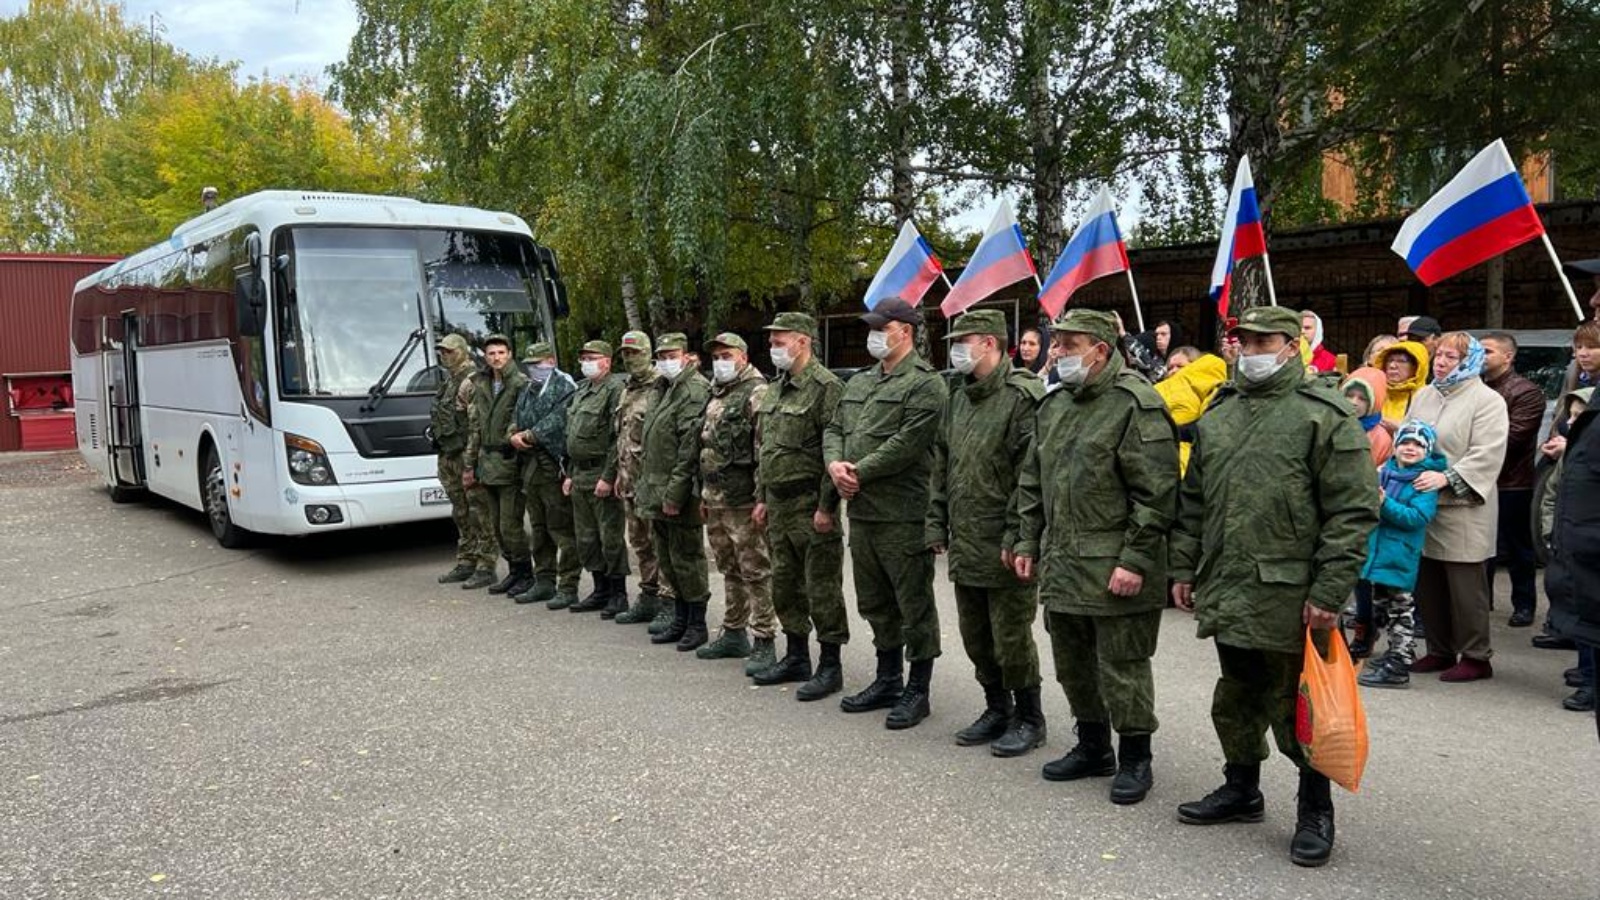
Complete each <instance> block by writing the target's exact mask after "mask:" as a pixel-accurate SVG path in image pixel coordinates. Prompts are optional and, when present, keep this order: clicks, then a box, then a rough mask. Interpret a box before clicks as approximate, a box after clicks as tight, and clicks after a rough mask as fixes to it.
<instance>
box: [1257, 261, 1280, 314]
mask: <svg viewBox="0 0 1600 900" xmlns="http://www.w3.org/2000/svg"><path fill="white" fill-rule="evenodd" d="M1261 268H1262V269H1264V270H1265V271H1266V273H1267V302H1269V303H1271V304H1272V305H1273V306H1277V305H1278V289H1277V288H1276V287H1274V286H1273V284H1272V257H1271V256H1270V255H1268V254H1267V251H1265V250H1263V251H1261Z"/></svg>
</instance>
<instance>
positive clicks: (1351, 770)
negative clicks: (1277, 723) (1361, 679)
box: [1295, 628, 1368, 794]
mask: <svg viewBox="0 0 1600 900" xmlns="http://www.w3.org/2000/svg"><path fill="white" fill-rule="evenodd" d="M1295 737H1296V739H1298V740H1299V741H1300V746H1301V747H1302V748H1303V749H1304V750H1305V754H1306V758H1307V759H1309V760H1310V761H1311V767H1312V768H1313V769H1316V770H1317V771H1318V772H1321V773H1322V774H1324V775H1326V776H1328V778H1330V779H1332V780H1333V781H1334V782H1337V783H1338V784H1339V785H1341V786H1342V787H1343V788H1344V789H1345V790H1347V791H1349V792H1351V793H1352V794H1353V793H1355V792H1356V791H1357V790H1358V789H1360V787H1361V773H1362V771H1363V770H1364V769H1366V767H1367V750H1368V741H1367V712H1366V710H1365V709H1363V708H1362V707H1361V693H1360V690H1359V689H1358V688H1357V687H1356V667H1355V663H1354V662H1352V661H1351V659H1350V650H1349V648H1348V647H1346V646H1345V644H1344V635H1343V634H1342V633H1340V631H1339V629H1337V628H1335V629H1332V631H1331V633H1330V634H1329V635H1328V658H1327V659H1323V658H1322V654H1320V653H1318V652H1317V646H1316V644H1313V643H1312V642H1311V629H1309V628H1307V629H1306V653H1305V666H1304V668H1302V669H1301V670H1300V696H1299V698H1298V699H1297V700H1296V701H1295Z"/></svg>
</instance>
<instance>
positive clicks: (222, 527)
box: [200, 446, 250, 550]
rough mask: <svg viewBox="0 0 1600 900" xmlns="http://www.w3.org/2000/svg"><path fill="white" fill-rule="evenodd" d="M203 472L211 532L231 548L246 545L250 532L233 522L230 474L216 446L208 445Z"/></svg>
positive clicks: (204, 493)
mask: <svg viewBox="0 0 1600 900" xmlns="http://www.w3.org/2000/svg"><path fill="white" fill-rule="evenodd" d="M201 472H203V473H204V474H203V476H202V480H201V484H200V496H201V499H202V500H203V501H204V502H205V508H206V519H207V520H208V521H209V522H210V523H211V534H212V535H214V536H215V537H216V539H217V543H219V544H221V545H222V546H224V547H226V548H228V549H229V550H236V549H238V548H240V547H244V546H246V545H247V544H248V543H249V541H250V532H248V531H245V530H244V529H243V528H240V527H239V526H237V525H235V524H233V516H232V515H231V514H230V513H229V512H228V476H227V473H226V472H224V471H223V470H222V459H221V457H219V456H218V455H217V448H216V447H214V446H207V447H206V452H205V457H204V463H203V464H202V466H201Z"/></svg>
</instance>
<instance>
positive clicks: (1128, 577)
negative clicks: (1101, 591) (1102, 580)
mask: <svg viewBox="0 0 1600 900" xmlns="http://www.w3.org/2000/svg"><path fill="white" fill-rule="evenodd" d="M1106 589H1107V590H1109V591H1111V593H1112V594H1115V595H1116V596H1118V597H1133V596H1137V595H1138V593H1139V592H1140V591H1141V590H1144V576H1143V575H1139V574H1137V573H1135V572H1130V571H1128V570H1127V569H1124V568H1123V567H1121V566H1117V567H1116V568H1115V569H1112V570H1111V582H1110V583H1109V584H1107V585H1106Z"/></svg>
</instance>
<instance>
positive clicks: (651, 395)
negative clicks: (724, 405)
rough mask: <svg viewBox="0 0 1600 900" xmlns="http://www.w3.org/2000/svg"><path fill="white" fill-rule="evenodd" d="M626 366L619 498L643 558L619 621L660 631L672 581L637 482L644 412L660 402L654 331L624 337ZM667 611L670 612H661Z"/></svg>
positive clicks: (666, 619) (668, 617)
mask: <svg viewBox="0 0 1600 900" xmlns="http://www.w3.org/2000/svg"><path fill="white" fill-rule="evenodd" d="M620 352H621V353H622V364H623V366H624V367H625V368H626V369H627V373H626V377H627V381H625V382H623V385H622V396H621V397H619V398H618V399H617V415H616V424H615V426H614V427H615V430H616V433H617V482H616V484H615V485H614V487H615V488H616V492H617V496H618V497H621V498H622V512H623V519H624V521H625V523H626V525H627V531H628V546H629V547H632V548H633V555H634V556H635V557H637V558H638V560H639V602H638V603H636V604H634V606H633V607H632V608H631V609H626V610H623V611H621V612H619V613H617V615H616V618H615V619H614V621H615V622H617V624H619V625H632V624H634V623H636V622H648V623H649V624H650V633H651V634H659V633H660V632H661V631H663V630H665V629H666V627H667V625H668V624H670V622H671V621H672V602H671V601H672V599H673V593H672V585H671V584H670V583H669V582H668V581H667V579H666V578H664V577H663V575H662V572H661V566H660V565H659V564H658V563H657V562H656V549H655V541H654V539H653V538H652V537H651V535H650V522H649V520H648V519H646V518H645V517H644V516H643V515H641V514H640V512H639V500H638V484H639V476H640V473H641V471H642V470H643V468H644V415H645V413H646V412H648V411H649V410H650V403H651V402H652V401H653V400H655V396H656V384H657V383H658V382H659V381H660V380H661V373H659V372H657V371H656V368H655V364H654V361H653V351H652V349H651V344H650V335H648V334H645V333H644V332H642V331H630V332H628V333H627V334H624V335H623V336H622V349H621V351H620ZM662 613H665V616H662Z"/></svg>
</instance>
